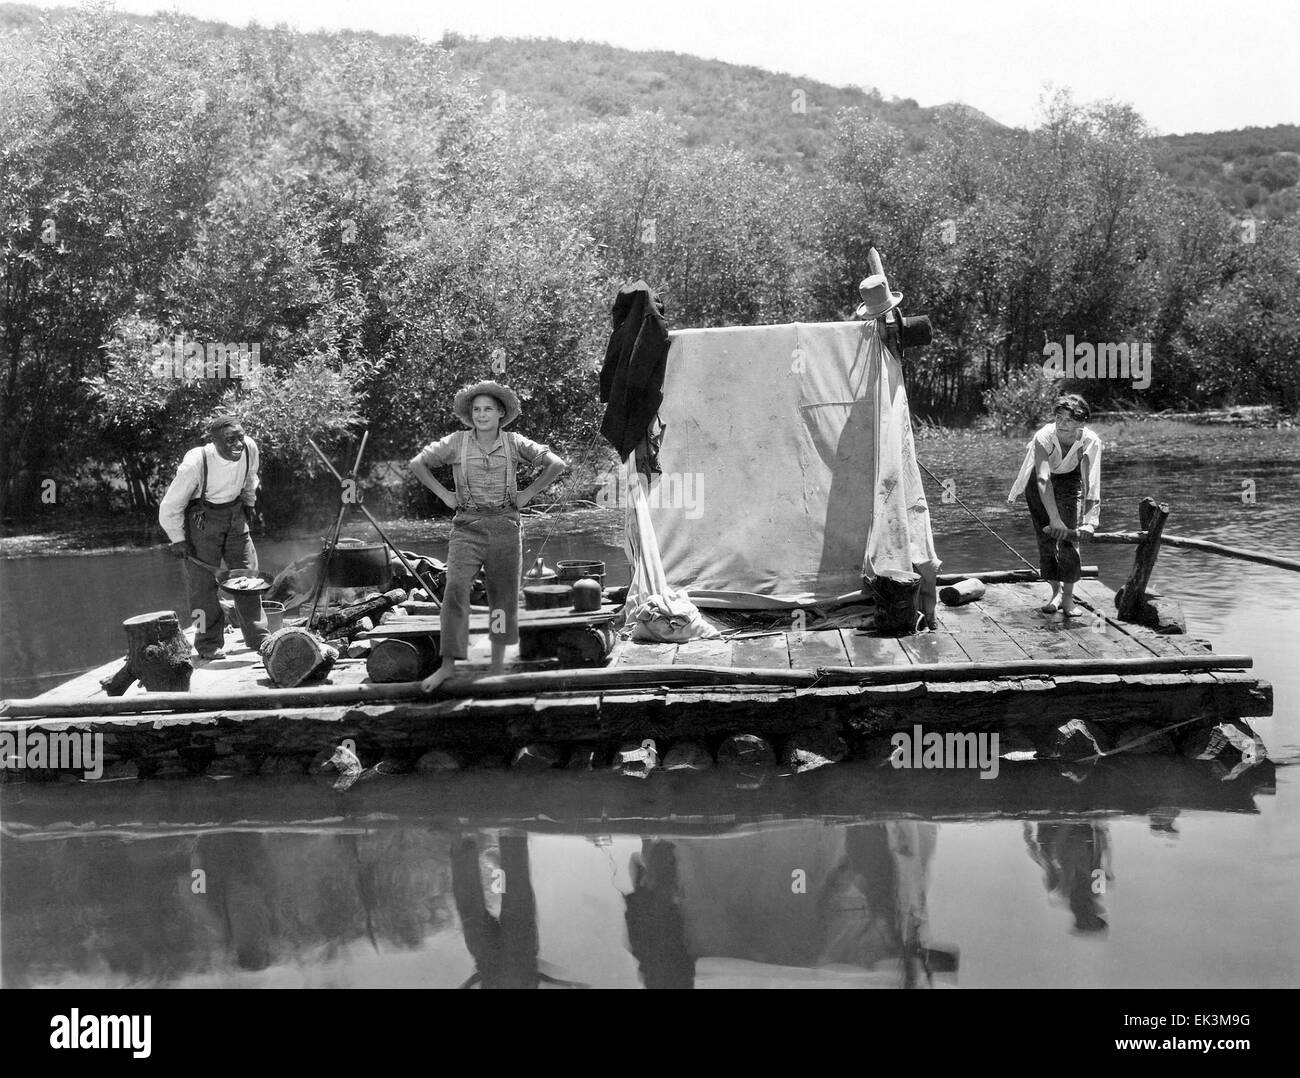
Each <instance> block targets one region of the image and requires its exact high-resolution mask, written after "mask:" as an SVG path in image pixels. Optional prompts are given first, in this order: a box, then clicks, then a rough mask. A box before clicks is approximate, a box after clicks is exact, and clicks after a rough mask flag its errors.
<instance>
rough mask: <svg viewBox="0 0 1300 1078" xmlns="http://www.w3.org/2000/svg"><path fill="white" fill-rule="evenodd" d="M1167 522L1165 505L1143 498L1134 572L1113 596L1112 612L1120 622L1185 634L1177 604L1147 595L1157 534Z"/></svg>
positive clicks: (1162, 631) (1156, 550)
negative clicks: (1113, 609) (1113, 608)
mask: <svg viewBox="0 0 1300 1078" xmlns="http://www.w3.org/2000/svg"><path fill="white" fill-rule="evenodd" d="M1168 519H1169V506H1168V505H1166V504H1165V503H1164V502H1161V503H1160V504H1159V505H1157V504H1156V502H1155V500H1154V499H1153V498H1143V499H1142V502H1141V504H1140V505H1139V506H1138V523H1139V525H1140V527H1141V529H1142V531H1143V532H1144V533H1145V534H1144V535H1143V537H1142V539H1141V541H1140V542H1139V543H1138V547H1137V551H1136V552H1135V553H1134V555H1133V569H1132V571H1131V572H1130V573H1129V576H1128V580H1126V581H1125V582H1124V586H1123V587H1121V588H1120V589H1119V591H1118V592H1116V593H1115V609H1116V610H1117V611H1118V613H1119V619H1120V620H1121V621H1132V622H1137V623H1138V624H1140V625H1146V626H1148V627H1149V628H1152V629H1155V630H1156V632H1159V633H1165V634H1176V633H1186V632H1187V622H1186V620H1185V619H1184V618H1183V612H1182V609H1181V608H1180V607H1179V605H1178V604H1177V603H1176V602H1174V601H1173V600H1171V599H1165V598H1163V597H1161V596H1159V595H1151V594H1148V592H1147V582H1148V581H1149V580H1150V579H1151V571H1152V570H1153V569H1154V568H1155V567H1156V558H1157V557H1158V556H1159V554H1160V534H1161V532H1163V531H1164V530H1165V521H1166V520H1168Z"/></svg>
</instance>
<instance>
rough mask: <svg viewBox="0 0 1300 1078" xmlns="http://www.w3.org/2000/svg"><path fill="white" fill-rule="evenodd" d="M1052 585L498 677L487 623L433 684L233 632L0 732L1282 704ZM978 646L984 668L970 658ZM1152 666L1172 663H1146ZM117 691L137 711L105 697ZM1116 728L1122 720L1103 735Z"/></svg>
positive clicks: (1120, 739)
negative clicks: (270, 670)
mask: <svg viewBox="0 0 1300 1078" xmlns="http://www.w3.org/2000/svg"><path fill="white" fill-rule="evenodd" d="M1043 590H1044V588H1043V585H1041V584H1038V585H1027V584H1023V583H1006V584H994V585H990V586H989V587H988V589H987V590H986V593H985V595H984V597H983V598H981V599H980V600H978V601H976V602H972V603H970V604H968V605H966V606H961V607H944V606H941V607H940V608H939V612H938V617H939V629H938V631H937V632H932V633H924V634H920V635H917V636H910V637H901V638H894V637H876V636H873V635H863V634H860V633H858V632H856V631H855V630H853V629H829V630H824V631H815V630H809V631H804V632H799V631H794V630H788V631H776V632H767V633H758V634H737V635H734V636H732V637H730V638H728V639H722V640H712V641H692V642H690V643H686V644H680V645H677V644H634V643H631V642H628V641H619V642H618V644H617V645H616V647H615V650H614V652H613V656H612V662H611V664H610V665H609V666H608V667H606V668H605V669H597V670H574V671H566V670H557V669H555V667H554V663H541V662H532V663H522V662H518V661H516V662H514V663H510V664H508V667H507V669H508V671H510V672H511V673H508V674H507V676H504V677H501V678H491V679H485V678H482V677H481V675H482V674H483V673H484V672H485V669H486V664H487V659H488V646H487V645H488V640H487V636H486V634H484V633H478V634H476V635H474V636H473V637H471V640H472V645H471V651H470V658H469V661H468V662H467V663H466V664H464V669H465V671H466V673H465V675H464V676H463V677H458V678H457V679H456V681H455V682H453V683H452V684H451V685H450V686H449V687H450V688H451V689H452V690H453V692H454V693H455V695H447V696H437V697H428V696H424V695H423V694H422V693H420V692H419V686H418V683H414V684H411V683H408V684H405V685H403V684H393V685H373V684H369V683H368V682H367V681H366V673H365V664H364V662H362V661H360V660H352V659H340V660H339V662H338V663H337V664H336V665H335V667H334V669H333V670H332V671H331V672H330V675H329V680H328V682H327V684H326V685H324V686H322V687H320V688H314V687H313V688H312V689H291V690H277V689H274V688H273V687H271V686H270V683H269V680H268V679H267V677H266V672H265V670H264V669H262V668H261V667H260V665H258V662H257V659H256V656H255V655H253V654H252V653H250V652H248V651H246V649H241V648H234V649H232V653H231V656H230V658H228V659H227V660H226V661H224V662H218V663H211V664H205V665H204V666H202V667H200V668H199V669H198V670H197V671H196V672H195V675H194V681H193V683H192V685H191V692H190V694H188V695H185V696H174V695H173V694H166V695H165V696H164V695H160V694H142V693H141V692H140V691H139V690H138V689H137V690H132V691H129V692H128V694H127V695H126V696H125V697H121V698H117V699H116V700H109V698H107V697H106V696H105V694H104V692H103V690H102V689H101V688H100V686H99V684H98V677H99V676H101V675H102V674H103V673H105V672H106V671H109V672H111V668H112V667H113V666H114V665H115V664H109V666H108V667H105V668H104V669H101V670H98V671H92V672H91V673H89V674H87V675H83V676H82V677H81V678H79V679H77V680H76V681H74V682H70V683H68V684H65V685H63V686H60V687H59V688H58V689H55V690H52V691H51V692H50V693H47V694H45V695H44V696H42V697H40V698H38V699H37V700H36V701H25V702H24V701H12V702H8V704H7V705H6V707H7V708H8V710H7V712H6V711H5V710H4V709H0V732H16V731H17V730H18V729H19V728H20V727H26V728H28V729H46V730H79V731H93V732H98V733H102V734H104V749H105V757H106V760H107V761H108V770H107V771H106V772H105V774H106V776H107V775H117V776H119V777H120V776H121V774H123V773H125V774H135V773H137V772H138V773H139V774H141V775H145V774H166V773H168V771H169V769H175V770H177V771H178V772H184V771H189V772H190V773H194V772H201V771H203V770H207V769H211V768H215V769H217V770H222V769H224V770H225V771H226V772H227V773H231V774H245V773H260V774H263V775H265V774H267V773H269V772H270V771H273V770H276V769H277V768H278V767H280V766H281V765H275V766H272V765H273V763H274V761H277V760H278V761H283V765H284V766H287V767H288V769H289V770H291V771H296V772H301V771H302V770H303V769H304V768H305V767H306V766H307V764H308V763H309V762H310V761H311V760H312V759H313V758H314V757H315V756H316V755H317V754H319V753H320V752H321V751H322V750H323V749H326V748H329V747H331V746H335V745H337V744H338V742H339V741H340V740H341V739H343V738H351V739H353V740H354V741H355V742H356V744H357V746H358V750H359V752H360V753H361V756H362V759H363V761H366V762H369V761H371V760H376V759H380V758H387V757H390V756H391V757H396V758H401V759H405V760H408V761H409V760H411V759H414V758H415V757H416V756H418V755H420V754H422V753H427V752H429V751H430V750H447V751H450V752H455V753H458V754H461V755H462V757H463V758H465V759H476V758H480V757H482V756H483V754H485V753H486V754H487V756H488V757H489V758H495V759H508V758H509V757H510V756H512V755H514V754H515V753H516V751H517V750H518V749H520V748H521V747H523V746H525V745H529V744H532V743H539V742H540V743H550V744H554V745H560V746H581V745H595V746H606V747H609V746H618V745H620V744H621V743H624V742H627V741H632V742H635V743H640V741H641V740H642V739H645V738H650V739H654V740H655V741H656V743H657V744H658V746H659V747H660V750H661V751H663V750H665V749H666V748H669V747H671V746H672V745H673V744H674V743H676V742H679V741H694V742H703V743H705V744H706V745H717V744H718V743H719V741H720V740H722V739H726V738H730V737H731V736H732V735H736V734H741V733H743V734H752V735H758V736H760V737H762V738H765V739H768V740H769V741H770V742H771V743H772V744H773V745H774V746H777V747H780V746H788V745H789V744H790V743H792V740H793V739H799V738H806V737H809V736H815V737H822V738H830V739H835V738H839V739H842V740H843V741H844V742H845V743H847V744H848V745H850V746H851V747H852V750H853V752H854V753H856V754H859V755H862V754H864V753H865V754H866V755H867V756H869V755H870V754H871V752H873V751H874V749H872V748H871V746H873V745H878V744H879V743H880V741H881V740H882V739H887V736H888V734H889V733H890V732H891V731H894V730H910V729H911V728H912V727H913V725H914V724H917V723H919V724H921V725H923V726H925V727H938V728H943V727H946V728H949V729H954V728H977V729H979V728H982V729H998V730H1002V731H1005V732H1007V733H1008V734H1014V732H1015V731H1016V730H1017V729H1021V730H1029V731H1032V730H1034V729H1036V728H1037V729H1043V728H1045V727H1047V728H1050V727H1051V726H1053V725H1059V724H1060V723H1063V722H1065V721H1066V720H1069V719H1071V718H1081V719H1084V720H1086V721H1088V722H1089V723H1090V724H1093V725H1094V726H1095V728H1096V729H1097V731H1098V736H1099V737H1100V738H1101V741H1104V742H1106V744H1105V745H1103V746H1102V747H1103V748H1109V747H1110V746H1112V745H1115V744H1122V743H1124V742H1125V741H1126V740H1127V737H1126V736H1119V735H1120V734H1121V733H1123V732H1124V731H1125V730H1126V724H1137V725H1139V726H1146V727H1155V728H1156V729H1157V730H1159V729H1165V728H1168V727H1176V726H1178V725H1180V724H1181V725H1187V724H1191V729H1196V728H1197V727H1204V726H1206V725H1207V724H1211V723H1216V722H1229V721H1233V720H1237V719H1240V718H1242V717H1244V716H1254V715H1269V714H1271V713H1272V688H1271V686H1270V685H1269V684H1268V683H1267V682H1265V681H1262V680H1260V679H1258V678H1256V677H1255V676H1253V675H1252V674H1251V673H1250V672H1249V671H1248V670H1246V669H1242V667H1246V666H1248V665H1249V659H1247V658H1244V657H1242V661H1238V662H1237V663H1236V664H1235V665H1236V666H1237V667H1238V668H1237V669H1226V668H1225V669H1200V670H1192V669H1187V668H1186V667H1187V666H1189V665H1192V664H1199V665H1202V666H1205V665H1210V664H1215V663H1218V665H1220V666H1224V665H1232V664H1231V663H1227V664H1224V663H1222V662H1220V661H1219V660H1220V659H1223V658H1231V657H1216V656H1214V653H1213V652H1212V651H1211V649H1210V648H1209V647H1208V645H1206V644H1204V643H1203V642H1201V641H1197V640H1193V639H1191V638H1188V637H1179V636H1161V635H1159V634H1157V633H1155V632H1154V631H1152V630H1150V629H1148V628H1145V627H1143V626H1139V625H1134V624H1127V623H1124V622H1121V621H1119V620H1117V619H1116V618H1115V617H1112V616H1110V613H1111V612H1112V611H1114V595H1113V594H1112V593H1111V592H1110V591H1109V589H1107V588H1105V587H1104V586H1103V585H1101V584H1100V583H1099V582H1097V581H1082V582H1080V584H1079V585H1078V586H1077V588H1076V592H1075V594H1076V598H1077V599H1078V600H1079V601H1080V603H1081V605H1083V606H1085V607H1086V608H1088V611H1089V612H1088V613H1086V614H1085V615H1084V616H1082V617H1079V618H1074V619H1069V620H1068V621H1067V620H1066V619H1064V618H1063V617H1062V616H1061V615H1059V614H1057V615H1045V614H1042V613H1041V612H1040V611H1039V610H1038V605H1039V604H1040V603H1041V602H1042V597H1043V596H1042V592H1043ZM546 613H547V612H545V611H537V612H521V619H522V621H523V622H530V621H531V622H543V623H544V622H546V621H551V622H554V621H555V620H557V619H555V618H554V617H551V618H545V617H541V618H530V617H529V615H530V614H537V615H545V614H546ZM416 620H417V619H416V618H415V617H413V616H412V617H407V618H401V619H397V620H396V621H395V622H394V623H392V624H391V625H385V626H383V627H382V628H383V630H385V631H387V632H389V633H393V632H419V633H426V632H428V629H429V627H428V626H427V625H420V624H416V625H408V624H405V623H410V622H415V621H416ZM434 620H436V619H434ZM484 627H486V626H484ZM510 657H511V656H510V653H509V652H508V653H507V658H510ZM1189 660H1190V663H1189ZM974 663H981V664H992V665H984V666H981V667H972V666H970V665H968V664H974ZM1134 664H1136V669H1137V670H1141V671H1143V672H1134V671H1135V665H1134ZM1153 666H1156V667H1161V668H1162V669H1159V670H1157V671H1155V672H1150V668H1151V667H1153ZM857 671H861V674H860V675H858V674H857V673H856V672H857ZM1081 671H1082V672H1081ZM1107 671H1109V672H1107ZM624 672H625V673H624ZM512 675H513V676H512ZM620 678H626V679H627V680H628V681H632V680H635V682H636V683H635V684H620ZM169 698H170V699H169ZM60 705H62V706H60ZM119 707H128V708H134V709H135V710H136V712H137V713H135V714H118V715H103V714H101V715H98V716H97V715H94V714H93V712H94V711H96V710H99V709H101V708H108V709H112V708H119ZM15 708H16V709H17V710H18V711H19V712H22V713H23V714H22V715H21V717H19V716H18V715H16V714H15ZM182 708H184V709H183V710H182ZM146 709H148V710H146ZM56 712H61V713H59V714H56ZM41 715H44V716H45V717H40V716H41ZM1106 730H1112V731H1114V732H1115V735H1116V736H1115V737H1113V738H1110V739H1109V740H1108V739H1107V738H1106V737H1105V736H1104V735H1105V731H1106ZM1162 736H1163V735H1162ZM782 751H784V750H782ZM493 754H499V755H497V756H495V757H494V756H493ZM122 768H126V769H127V770H126V771H125V772H123V771H122Z"/></svg>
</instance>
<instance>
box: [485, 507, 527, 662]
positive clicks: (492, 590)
mask: <svg viewBox="0 0 1300 1078" xmlns="http://www.w3.org/2000/svg"><path fill="white" fill-rule="evenodd" d="M484 520H485V522H486V523H487V526H488V544H487V554H486V557H485V558H484V563H483V568H484V570H485V572H486V574H487V593H488V610H489V611H490V613H489V615H488V635H489V636H491V637H492V638H493V639H494V640H500V641H502V642H503V643H506V644H517V643H519V570H520V563H521V560H522V558H523V549H522V547H523V540H522V537H521V534H520V530H519V520H518V518H517V517H516V516H515V515H514V514H508V513H503V514H500V515H495V516H491V517H485V518H484Z"/></svg>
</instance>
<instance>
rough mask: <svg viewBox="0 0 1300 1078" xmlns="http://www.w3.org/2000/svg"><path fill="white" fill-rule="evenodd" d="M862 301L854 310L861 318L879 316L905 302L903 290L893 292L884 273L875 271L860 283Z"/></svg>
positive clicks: (859, 292) (859, 290)
mask: <svg viewBox="0 0 1300 1078" xmlns="http://www.w3.org/2000/svg"><path fill="white" fill-rule="evenodd" d="M858 294H859V295H860V296H861V297H862V302H861V303H860V304H858V309H857V310H856V311H855V312H854V313H855V314H856V315H857V316H858V317H859V318H879V317H880V316H881V315H883V314H886V313H888V312H889V311H892V310H893V309H894V308H895V307H897V306H898V305H899V304H900V303H902V302H903V293H902V292H891V291H890V289H889V280H888V278H886V277H885V275H884V274H883V273H873V274H872V275H871V276H870V277H867V278H866V279H864V280H863V282H862V283H861V284H860V285H858Z"/></svg>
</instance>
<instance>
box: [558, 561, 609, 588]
mask: <svg viewBox="0 0 1300 1078" xmlns="http://www.w3.org/2000/svg"><path fill="white" fill-rule="evenodd" d="M555 569H556V574H555V575H556V580H557V582H558V583H560V584H572V583H574V582H576V581H578V580H583V579H588V578H589V579H591V580H594V581H595V582H596V583H597V584H599V585H600V586H601V587H602V588H603V587H604V586H605V563H604V562H603V561H591V560H589V559H582V560H574V561H561V562H556V564H555Z"/></svg>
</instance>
